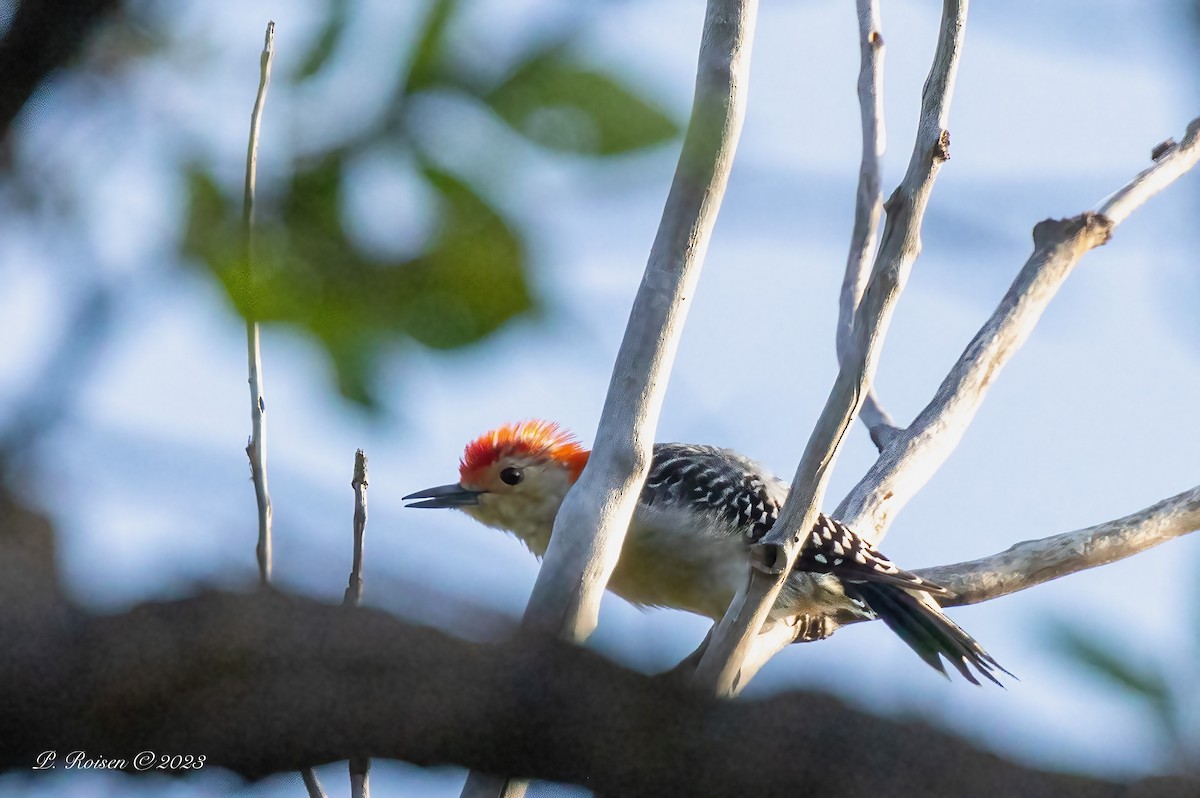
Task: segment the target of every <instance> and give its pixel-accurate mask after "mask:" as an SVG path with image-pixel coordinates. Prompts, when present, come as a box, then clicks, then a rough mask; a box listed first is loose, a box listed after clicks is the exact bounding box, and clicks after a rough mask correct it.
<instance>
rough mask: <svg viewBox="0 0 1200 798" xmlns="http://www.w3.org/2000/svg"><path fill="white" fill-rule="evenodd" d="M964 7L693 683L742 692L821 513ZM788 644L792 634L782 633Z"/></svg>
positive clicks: (867, 362) (892, 298)
mask: <svg viewBox="0 0 1200 798" xmlns="http://www.w3.org/2000/svg"><path fill="white" fill-rule="evenodd" d="M966 15H967V0H944V4H943V11H942V23H941V29H940V32H939V35H938V43H937V47H936V49H935V53H934V59H933V66H932V68H931V69H930V72H929V78H928V80H926V82H925V89H924V94H923V96H922V100H921V119H920V123H919V126H918V130H917V137H916V139H917V140H916V144H915V146H914V148H913V154H912V159H911V160H910V162H909V167H908V172H907V173H906V174H905V176H904V180H903V181H902V182H901V184H900V186H899V187H898V188H897V189H896V191H895V192H894V193H893V194H892V196H891V198H890V199H889V200H888V202H887V205H886V210H887V224H886V225H885V227H884V231H883V238H882V242H881V244H880V248H879V253H878V255H877V256H876V259H875V266H874V269H873V270H872V272H871V278H870V280H869V282H868V284H867V287H866V289H865V291H864V292H863V297H862V301H861V303H860V306H859V313H858V315H857V317H856V322H855V325H854V337H853V341H852V343H853V346H852V347H850V348H849V349H848V350H847V352H846V357H845V358H844V359H843V360H842V362H841V367H840V369H839V371H838V376H837V379H836V380H835V381H834V384H833V388H832V390H831V391H830V393H829V398H828V399H827V400H826V402H825V407H824V409H823V410H822V411H821V416H820V418H819V419H818V420H817V424H816V426H815V427H814V429H813V432H812V435H811V436H810V437H809V440H808V445H807V446H806V447H805V449H804V455H803V456H802V457H801V459H800V465H799V466H798V467H797V469H796V475H795V477H794V478H793V480H792V487H791V492H790V493H789V495H788V499H787V501H786V502H785V503H784V506H783V508H782V509H781V510H780V513H779V517H778V519H777V520H776V522H775V525H774V526H773V527H772V529H771V531H770V532H768V533H767V535H766V537H764V538H763V540H762V541H760V542H759V543H757V544H755V545H754V546H753V548H752V549H751V563H752V565H753V567H752V568H751V571H750V579H749V581H748V583H747V585H746V586H745V587H744V588H743V589H742V590H740V591H739V592H738V594H737V595H736V596H735V597H734V599H733V601H732V602H731V603H730V605H729V610H728V611H727V612H726V613H725V617H724V618H722V619H721V621H720V622H719V623H718V625H717V628H716V630H715V631H714V632H713V635H712V640H711V641H710V643H709V645H708V648H707V650H706V651H705V652H704V655H703V657H702V658H701V660H700V664H699V666H697V668H696V677H695V681H696V682H697V684H699V685H701V686H703V687H704V688H706V689H710V690H713V691H715V692H716V693H717V694H718V695H729V694H732V693H733V692H735V691H736V690H737V689H739V685H744V684H745V680H744V679H739V672H740V671H741V670H742V665H743V663H744V662H746V660H747V659H748V657H749V655H750V654H751V651H752V650H753V649H754V647H755V645H756V643H755V638H756V637H757V636H758V634H759V631H760V630H761V629H763V625H764V623H765V622H766V620H767V616H768V615H769V613H770V611H771V609H772V607H774V604H775V599H776V598H777V597H778V595H779V591H780V589H781V588H782V587H783V583H784V581H786V580H787V578H788V575H789V574H790V572H791V570H792V565H793V564H794V563H795V561H796V555H797V554H799V552H800V548H801V546H802V544H803V541H804V539H805V536H804V535H803V533H802V531H807V530H808V529H810V528H811V527H812V525H813V523H814V522H815V521H816V518H817V514H818V513H819V512H820V506H821V499H822V497H823V495H824V492H825V485H826V483H827V481H828V478H829V474H830V471H831V469H832V466H833V463H834V461H835V460H836V458H837V453H838V450H839V448H840V446H841V443H842V441H843V440H844V439H845V433H846V431H847V430H848V429H849V427H850V425H851V424H852V423H853V420H854V417H855V415H856V414H857V412H858V409H859V407H860V405H861V404H862V399H863V397H864V396H865V395H866V392H867V386H869V385H870V384H871V380H872V378H873V377H874V373H875V365H876V361H877V359H878V354H879V351H880V350H881V349H882V346H883V339H884V336H885V335H886V332H887V328H888V324H889V323H890V321H891V316H892V312H893V311H894V309H895V306H896V302H897V300H898V299H899V296H900V292H901V291H902V290H903V288H904V284H905V282H906V281H907V279H908V273H909V271H911V269H912V264H913V262H914V261H915V260H916V259H917V256H918V255H919V254H920V250H921V237H920V232H921V222H922V219H923V218H924V214H925V207H926V205H927V204H928V202H929V195H930V193H931V192H932V190H933V183H934V179H935V178H936V176H937V173H938V171H939V169H940V168H941V165H942V163H943V162H945V160H946V159H947V158H948V157H949V152H948V147H949V133H948V132H947V130H946V124H947V123H948V119H949V110H950V98H951V96H952V94H953V90H954V79H955V75H956V73H957V71H958V61H959V57H960V55H961V53H962V43H963V33H964V30H965V27H966ZM783 637H784V638H786V634H785V635H783Z"/></svg>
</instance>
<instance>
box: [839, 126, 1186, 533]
mask: <svg viewBox="0 0 1200 798" xmlns="http://www.w3.org/2000/svg"><path fill="white" fill-rule="evenodd" d="M1198 159H1200V119H1197V120H1195V121H1193V122H1192V123H1191V124H1190V125H1188V129H1187V135H1186V136H1185V137H1184V140H1183V143H1182V144H1179V145H1177V146H1174V147H1169V148H1168V149H1167V150H1166V151H1165V152H1164V153H1161V154H1160V157H1159V158H1158V160H1157V161H1156V162H1155V163H1154V165H1153V166H1151V167H1150V168H1149V169H1147V170H1145V171H1144V172H1142V173H1141V174H1139V175H1138V176H1137V177H1135V178H1134V179H1133V180H1132V181H1130V182H1129V183H1128V184H1127V185H1126V186H1125V187H1124V188H1122V189H1121V190H1120V191H1118V192H1117V193H1116V194H1114V195H1113V196H1112V197H1111V198H1110V199H1108V200H1107V201H1106V202H1104V203H1103V204H1102V205H1101V206H1100V209H1099V211H1098V212H1095V213H1086V214H1083V215H1082V216H1078V217H1076V218H1074V219H1067V220H1061V221H1051V220H1047V221H1044V222H1040V223H1039V224H1038V225H1037V226H1036V227H1034V229H1033V244H1034V250H1033V254H1032V255H1030V256H1029V260H1028V261H1026V263H1025V266H1024V268H1022V269H1021V272H1020V274H1018V275H1017V278H1016V280H1014V281H1013V284H1012V286H1011V287H1010V288H1009V289H1008V293H1007V294H1005V296H1004V298H1003V299H1002V300H1001V301H1000V305H999V307H997V308H996V311H995V312H994V313H993V314H992V316H991V318H989V319H988V320H987V322H985V323H984V325H983V327H982V328H981V329H980V330H979V332H978V333H977V334H976V335H975V337H974V338H973V339H972V340H971V343H970V344H968V345H967V348H966V351H964V352H963V354H962V356H961V357H959V359H958V362H957V363H956V364H955V365H954V367H953V368H952V369H951V370H950V373H949V374H948V375H947V377H946V379H945V380H944V381H943V382H942V384H941V386H940V387H939V388H938V390H937V393H936V394H935V395H934V397H933V400H932V401H931V402H930V403H929V405H928V406H926V408H925V409H924V410H922V411H921V413H920V415H918V416H917V418H916V420H915V421H913V423H912V424H911V425H910V426H909V427H908V428H907V429H905V430H904V431H903V432H901V433H900V434H899V435H898V436H897V437H896V439H895V440H894V441H893V442H892V444H891V445H890V446H888V448H887V449H886V450H885V451H884V452H883V453H882V454H881V455H880V457H879V459H878V460H877V461H876V462H875V464H874V465H873V466H872V467H871V469H870V470H869V471H868V472H867V474H866V476H864V477H863V479H862V480H861V481H860V482H859V483H858V484H857V485H856V486H855V487H854V489H853V490H852V491H851V492H850V494H849V495H847V496H846V498H845V499H844V500H843V501H842V503H841V504H840V505H839V506H838V508H837V510H836V511H835V515H836V516H837V517H838V518H839V519H840V520H842V521H843V522H844V523H846V524H847V525H849V526H851V527H853V528H854V529H855V530H856V531H857V532H858V533H859V534H861V535H863V536H864V537H867V538H870V539H872V540H873V541H875V542H878V541H879V540H880V539H881V538H882V537H883V536H884V534H886V532H887V529H888V527H889V526H890V524H891V522H892V520H893V519H894V518H895V517H896V513H898V512H899V511H900V509H901V508H903V507H904V505H905V504H906V503H907V502H908V500H909V499H911V498H912V497H913V496H914V495H915V494H916V492H917V491H918V490H920V489H921V488H922V487H923V486H924V485H925V483H926V482H928V481H929V478H930V477H932V476H933V474H934V473H935V472H936V471H937V470H938V468H940V467H941V465H942V463H944V462H945V461H946V458H948V457H949V456H950V453H951V452H952V451H953V450H954V448H955V447H956V446H957V445H958V442H959V441H960V440H961V439H962V436H963V433H964V432H965V431H966V429H967V426H968V425H969V424H970V423H971V421H972V419H974V417H975V413H976V412H977V411H978V409H979V406H980V405H981V404H982V402H983V399H984V396H986V394H987V390H988V388H989V387H990V386H991V384H992V382H993V381H994V380H995V378H996V376H997V375H998V374H999V373H1000V371H1001V369H1003V368H1004V366H1005V364H1007V363H1008V361H1009V359H1010V358H1011V357H1012V356H1013V355H1014V354H1015V353H1016V352H1017V350H1018V349H1019V348H1020V347H1021V345H1022V344H1023V343H1024V342H1025V339H1026V338H1028V337H1029V334H1030V333H1031V332H1032V331H1033V328H1034V327H1035V326H1036V324H1037V322H1038V320H1039V319H1040V318H1041V315H1042V313H1043V312H1044V311H1045V309H1046V307H1047V306H1048V305H1049V304H1050V300H1051V299H1053V298H1054V295H1055V293H1057V291H1058V289H1059V287H1060V286H1061V285H1062V284H1063V282H1064V281H1065V280H1066V278H1067V276H1068V275H1070V273H1071V271H1072V270H1073V269H1074V268H1075V265H1076V264H1077V263H1078V262H1079V260H1080V258H1082V257H1083V255H1084V254H1085V253H1086V252H1088V250H1090V249H1092V248H1094V247H1097V246H1099V245H1101V244H1103V243H1105V242H1106V241H1108V239H1109V237H1110V235H1111V234H1112V231H1113V229H1115V227H1116V225H1117V224H1119V223H1120V222H1121V221H1123V220H1124V219H1126V218H1127V217H1128V216H1129V214H1130V213H1132V212H1133V210H1134V209H1136V208H1137V207H1139V206H1140V205H1142V204H1143V203H1144V202H1146V200H1148V199H1149V198H1150V197H1152V196H1153V195H1154V194H1156V193H1158V192H1159V191H1161V190H1162V189H1163V188H1165V187H1166V186H1167V185H1169V184H1170V183H1171V182H1173V181H1175V180H1176V179H1178V178H1179V177H1180V176H1181V175H1183V174H1184V173H1186V172H1187V171H1188V170H1189V169H1191V168H1192V167H1193V166H1195V165H1196V161H1197V160H1198Z"/></svg>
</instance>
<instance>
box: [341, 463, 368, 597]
mask: <svg viewBox="0 0 1200 798" xmlns="http://www.w3.org/2000/svg"><path fill="white" fill-rule="evenodd" d="M350 487H352V488H354V562H353V564H352V565H351V566H350V583H349V584H348V585H347V586H346V595H345V598H344V599H343V602H342V603H343V604H345V605H346V606H347V607H357V606H359V605H360V604H362V590H363V577H362V566H363V536H364V535H365V534H366V531H367V456H366V455H365V454H364V453H363V450H362V449H359V450H358V451H356V452H355V453H354V478H353V479H352V480H351V482H350Z"/></svg>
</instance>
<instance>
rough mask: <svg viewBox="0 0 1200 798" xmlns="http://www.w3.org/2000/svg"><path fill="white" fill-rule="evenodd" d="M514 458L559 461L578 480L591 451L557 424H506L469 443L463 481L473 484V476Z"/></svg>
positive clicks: (532, 421) (462, 465) (462, 463)
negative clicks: (504, 458)
mask: <svg viewBox="0 0 1200 798" xmlns="http://www.w3.org/2000/svg"><path fill="white" fill-rule="evenodd" d="M510 455H523V456H527V457H533V458H546V459H548V460H557V461H558V462H560V463H562V464H563V465H565V466H566V467H567V468H568V469H569V470H570V472H571V478H572V479H573V480H574V479H577V478H578V477H579V474H580V472H581V471H583V467H584V465H586V464H587V458H588V450H587V449H585V448H583V446H582V445H581V444H580V443H579V440H578V439H577V438H576V437H575V436H574V435H572V434H571V433H570V432H568V431H567V430H565V429H563V428H562V427H560V426H559V425H558V424H556V423H554V422H553V421H541V420H539V419H530V420H528V421H520V422H517V423H515V424H505V425H504V426H501V427H497V428H496V429H494V430H492V431H491V432H485V433H484V434H483V435H480V436H479V437H478V438H476V439H475V440H473V441H471V442H470V443H468V444H467V448H466V449H464V450H463V456H462V460H461V461H460V462H459V466H458V472H459V475H460V477H461V479H462V482H463V483H464V484H465V483H467V482H469V481H471V479H470V478H471V476H472V475H475V474H478V473H479V472H480V471H482V470H483V469H486V468H488V467H489V466H491V465H492V464H493V463H495V462H496V461H498V460H500V459H501V458H502V457H508V456H510Z"/></svg>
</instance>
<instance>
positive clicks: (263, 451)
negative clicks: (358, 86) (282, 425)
mask: <svg viewBox="0 0 1200 798" xmlns="http://www.w3.org/2000/svg"><path fill="white" fill-rule="evenodd" d="M274 57H275V23H274V22H268V23H267V32H266V37H265V39H264V41H263V51H262V57H261V58H260V59H259V79H258V94H257V95H256V96H255V98H254V110H253V111H252V112H251V114H250V143H249V144H248V145H247V150H246V193H245V195H244V197H243V202H242V224H243V227H244V230H245V244H246V247H245V253H244V256H245V261H246V295H247V298H248V300H249V305H248V308H249V312H248V315H247V317H246V359H247V366H248V370H249V375H250V376H249V379H248V382H249V383H250V419H251V432H250V442H249V443H248V444H246V456H247V457H249V458H250V474H251V477H252V478H253V480H254V498H255V500H256V501H257V503H258V547H257V554H258V575H259V579H260V580H261V581H262V583H263V584H264V585H265V584H267V583H269V582H270V581H271V496H270V494H269V493H268V492H267V430H266V424H265V422H264V420H263V415H264V413H265V412H266V402H265V401H264V400H263V386H262V352H261V351H260V345H259V334H258V322H257V321H255V316H256V315H257V314H256V308H255V295H254V257H255V252H254V191H255V180H256V178H257V172H258V130H259V125H260V123H261V122H262V112H263V105H264V104H265V103H266V100H267V87H268V86H269V85H270V84H271V62H272V60H273V59H274Z"/></svg>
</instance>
